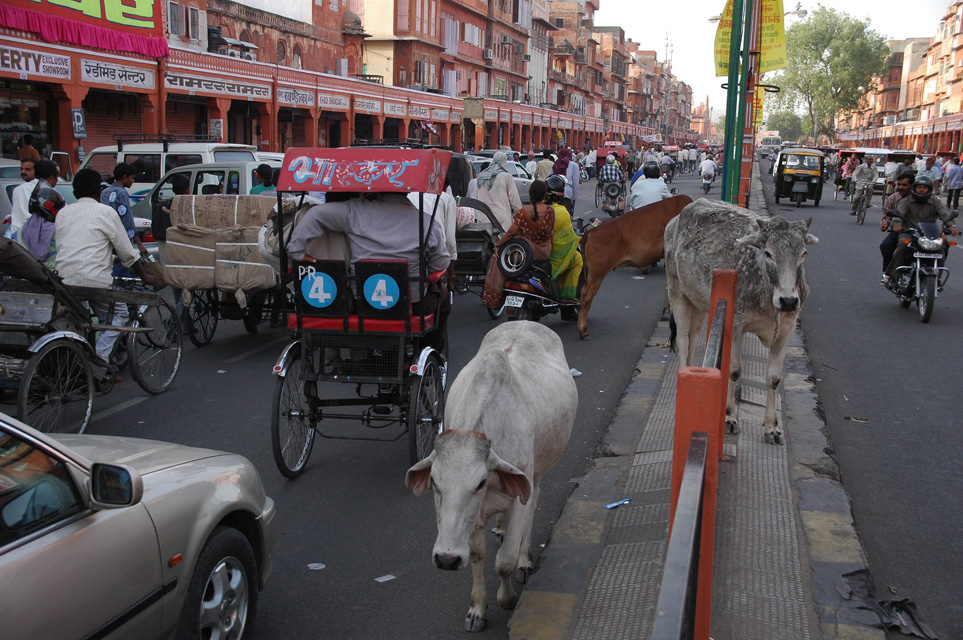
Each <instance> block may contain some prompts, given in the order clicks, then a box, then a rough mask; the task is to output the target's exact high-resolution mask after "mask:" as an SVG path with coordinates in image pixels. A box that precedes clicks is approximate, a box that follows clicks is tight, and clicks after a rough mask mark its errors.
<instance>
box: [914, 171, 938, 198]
mask: <svg viewBox="0 0 963 640" xmlns="http://www.w3.org/2000/svg"><path fill="white" fill-rule="evenodd" d="M910 195H912V196H913V200H915V201H916V202H926V201H927V200H928V199H929V197H930V196H931V195H933V178H931V177H929V176H917V177H916V180H914V181H913V187H912V189H911V190H910Z"/></svg>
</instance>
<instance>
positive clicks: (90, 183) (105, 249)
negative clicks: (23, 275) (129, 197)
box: [54, 169, 156, 373]
mask: <svg viewBox="0 0 963 640" xmlns="http://www.w3.org/2000/svg"><path fill="white" fill-rule="evenodd" d="M73 187H74V196H75V197H76V198H77V202H74V203H73V204H68V205H67V206H66V207H64V208H63V209H61V210H60V213H58V214H57V220H56V229H55V231H54V237H55V239H56V242H57V260H56V264H57V271H58V272H59V273H60V275H61V277H62V278H63V280H64V283H65V284H68V285H73V286H80V287H97V288H100V289H110V288H112V287H113V285H114V277H113V275H112V273H111V271H112V270H113V267H114V253H115V252H116V253H117V256H118V257H119V258H120V261H121V262H122V263H123V265H124V266H125V267H129V268H130V269H132V270H133V271H134V273H135V274H137V277H138V278H140V279H141V280H143V281H144V282H145V283H146V284H148V285H151V286H154V285H155V284H156V280H155V279H154V277H153V276H151V275H148V274H147V273H146V272H145V271H144V269H143V267H141V265H140V262H138V259H139V258H140V256H139V255H138V253H137V252H136V251H135V250H134V245H132V244H131V242H130V238H128V237H127V231H126V229H124V224H123V223H122V222H121V221H120V217H118V215H117V212H116V211H114V210H113V209H112V208H110V207H109V206H107V205H105V204H101V203H100V192H101V185H100V173H98V172H97V171H95V170H93V169H81V170H80V171H78V172H77V174H76V175H75V176H74V181H73ZM90 306H91V308H92V309H93V311H94V313H95V314H97V317H98V318H99V319H100V322H101V323H103V324H107V322H108V317H109V316H111V317H110V322H111V324H112V325H113V326H115V327H121V326H124V325H125V324H126V323H127V319H128V313H127V305H126V304H119V303H118V304H115V305H111V304H110V303H107V302H91V303H90ZM111 306H113V307H114V309H113V313H112V314H111V312H110V307H111ZM119 335H120V332H119V331H104V332H103V333H101V334H100V337H99V338H98V339H97V346H96V354H97V356H96V358H95V359H94V361H93V363H94V365H95V366H97V367H100V368H102V369H105V370H106V371H108V372H109V373H115V372H116V371H117V370H116V368H113V366H112V365H108V360H109V358H110V352H111V351H112V350H113V348H114V343H115V342H116V341H117V338H118V336H119ZM112 369H113V370H112Z"/></svg>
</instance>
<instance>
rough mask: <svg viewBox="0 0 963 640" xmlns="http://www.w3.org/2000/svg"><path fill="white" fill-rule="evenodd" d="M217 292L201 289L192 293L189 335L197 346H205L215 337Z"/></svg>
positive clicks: (188, 317)
mask: <svg viewBox="0 0 963 640" xmlns="http://www.w3.org/2000/svg"><path fill="white" fill-rule="evenodd" d="M216 300H217V292H216V290H214V289H201V290H198V291H194V292H193V293H192V294H191V303H190V304H189V305H188V306H187V337H188V338H190V340H191V342H193V343H194V346H195V347H203V346H204V345H206V344H210V342H211V340H213V339H214V331H215V330H216V329H217V302H216Z"/></svg>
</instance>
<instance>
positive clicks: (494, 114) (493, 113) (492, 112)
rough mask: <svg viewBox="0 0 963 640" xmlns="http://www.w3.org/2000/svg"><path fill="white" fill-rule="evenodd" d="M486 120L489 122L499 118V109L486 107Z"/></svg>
mask: <svg viewBox="0 0 963 640" xmlns="http://www.w3.org/2000/svg"><path fill="white" fill-rule="evenodd" d="M485 120H486V121H488V122H494V121H495V120H498V111H497V110H496V109H485Z"/></svg>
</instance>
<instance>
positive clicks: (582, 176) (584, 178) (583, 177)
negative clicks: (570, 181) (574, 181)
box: [578, 168, 589, 182]
mask: <svg viewBox="0 0 963 640" xmlns="http://www.w3.org/2000/svg"><path fill="white" fill-rule="evenodd" d="M588 179H589V174H588V171H586V170H585V169H584V168H582V169H579V172H578V181H579V182H588Z"/></svg>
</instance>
